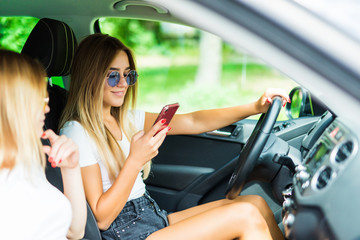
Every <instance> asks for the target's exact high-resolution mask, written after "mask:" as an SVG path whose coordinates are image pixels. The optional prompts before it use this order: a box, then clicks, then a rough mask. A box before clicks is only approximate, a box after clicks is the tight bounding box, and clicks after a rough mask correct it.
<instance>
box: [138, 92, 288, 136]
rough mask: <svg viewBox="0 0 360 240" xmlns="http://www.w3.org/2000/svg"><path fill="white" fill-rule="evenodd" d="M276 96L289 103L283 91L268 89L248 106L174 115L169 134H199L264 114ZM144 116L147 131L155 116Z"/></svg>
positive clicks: (149, 114) (153, 114) (152, 114)
mask: <svg viewBox="0 0 360 240" xmlns="http://www.w3.org/2000/svg"><path fill="white" fill-rule="evenodd" d="M277 95H279V96H281V97H283V99H284V104H285V103H286V102H287V101H290V99H289V97H288V95H287V94H286V92H285V91H284V90H283V89H268V90H267V91H266V92H265V93H264V94H263V95H262V96H261V97H260V98H259V99H258V100H257V101H255V102H252V103H249V104H244V105H240V106H235V107H229V108H218V109H211V110H201V111H196V112H191V113H187V114H176V115H175V116H174V118H173V119H172V120H171V122H170V127H171V131H170V132H169V134H199V133H203V132H207V131H212V130H215V129H219V128H222V127H225V126H228V125H230V124H232V123H234V122H237V121H240V120H242V119H244V118H247V117H249V116H251V115H255V114H259V113H263V112H266V111H267V109H268V108H269V106H270V104H271V98H272V97H274V96H277ZM145 116H146V117H145V129H148V128H150V127H151V125H152V124H153V122H154V121H155V119H156V117H157V114H156V113H146V115H145Z"/></svg>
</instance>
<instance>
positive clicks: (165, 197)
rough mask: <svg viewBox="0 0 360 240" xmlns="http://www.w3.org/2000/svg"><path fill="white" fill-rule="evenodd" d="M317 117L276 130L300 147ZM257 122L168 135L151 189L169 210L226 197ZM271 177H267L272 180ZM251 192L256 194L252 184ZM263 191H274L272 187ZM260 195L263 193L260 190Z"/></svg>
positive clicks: (149, 183)
mask: <svg viewBox="0 0 360 240" xmlns="http://www.w3.org/2000/svg"><path fill="white" fill-rule="evenodd" d="M316 120H317V119H316V118H307V119H305V118H304V119H293V120H291V123H289V121H285V122H278V123H276V125H275V127H274V133H275V134H276V135H277V136H278V137H280V138H282V139H283V140H285V141H287V142H288V143H289V144H290V145H297V147H298V148H300V146H301V141H302V139H303V137H304V136H306V133H307V132H308V130H309V129H310V128H311V126H312V125H313V124H314V122H316ZM255 124H256V120H249V119H245V120H242V121H239V122H237V123H235V124H232V125H230V126H228V127H225V128H222V129H219V130H218V131H215V132H211V133H203V134H199V135H176V136H172V135H170V136H167V137H166V140H165V141H164V143H163V145H162V146H161V147H160V149H159V154H158V156H157V157H156V158H154V159H153V167H152V172H151V173H150V176H149V178H148V179H147V180H146V183H147V190H148V191H149V192H150V194H151V196H153V197H154V198H155V199H156V201H157V202H158V203H159V205H160V206H161V207H162V208H164V209H165V210H167V211H169V212H173V211H179V210H182V209H185V208H188V207H192V206H195V205H198V204H199V203H203V202H207V201H210V200H216V199H221V198H224V197H225V187H226V185H227V182H228V181H229V179H230V176H231V174H232V172H233V170H234V168H235V166H236V163H237V160H238V156H239V154H240V152H241V149H242V147H243V146H244V144H245V143H246V141H247V139H248V138H249V136H250V134H251V133H252V130H253V128H254V126H255ZM284 126H285V127H284ZM295 141H296V142H297V144H294V142H295ZM253 175H255V176H256V175H258V176H260V175H261V176H263V172H262V169H260V168H256V169H255V171H254V173H253ZM271 180H272V179H265V181H267V182H269V183H270V182H271ZM269 186H270V185H269ZM248 191H250V192H252V193H253V194H256V190H254V191H252V190H251V186H250V187H249V190H248ZM262 192H267V193H268V192H271V188H270V189H264V190H263V191H262ZM259 195H263V194H262V193H260V192H259ZM263 197H264V198H267V197H271V196H263Z"/></svg>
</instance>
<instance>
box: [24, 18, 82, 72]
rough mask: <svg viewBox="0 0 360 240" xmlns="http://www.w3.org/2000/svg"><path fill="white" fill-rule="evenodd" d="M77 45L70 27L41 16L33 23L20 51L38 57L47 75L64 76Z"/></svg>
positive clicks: (69, 66) (68, 70)
mask: <svg viewBox="0 0 360 240" xmlns="http://www.w3.org/2000/svg"><path fill="white" fill-rule="evenodd" d="M76 47H77V42H76V38H75V35H74V32H73V31H72V29H71V28H70V27H69V26H68V25H67V24H66V23H64V22H60V21H57V20H54V19H49V18H43V19H40V20H39V22H38V23H37V24H36V25H35V27H34V29H33V30H32V32H31V33H30V35H29V37H28V39H27V40H26V43H25V45H24V47H23V49H22V51H21V53H23V54H26V55H28V56H30V57H31V58H34V59H38V60H39V61H40V62H41V63H42V64H43V66H44V68H45V69H46V72H47V75H48V77H52V76H66V75H68V74H69V73H70V68H71V64H72V61H73V57H74V54H75V49H76Z"/></svg>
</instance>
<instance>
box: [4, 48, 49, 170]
mask: <svg viewBox="0 0 360 240" xmlns="http://www.w3.org/2000/svg"><path fill="white" fill-rule="evenodd" d="M45 77H46V73H45V71H44V69H43V68H42V66H41V65H40V63H38V62H36V61H34V60H33V59H31V58H29V57H27V56H24V55H21V54H18V53H15V52H11V51H8V50H1V49H0V169H2V168H8V169H13V168H14V167H15V166H17V165H20V164H21V165H23V166H24V167H25V169H30V168H31V167H33V166H34V165H35V164H37V165H41V166H42V167H43V168H45V155H44V153H43V151H42V144H41V141H40V136H38V134H39V133H38V132H37V125H38V124H39V123H38V119H37V118H36V116H37V114H39V111H40V110H41V108H42V107H43V106H44V98H45V97H46V95H47V91H46V80H45V79H46V78H45Z"/></svg>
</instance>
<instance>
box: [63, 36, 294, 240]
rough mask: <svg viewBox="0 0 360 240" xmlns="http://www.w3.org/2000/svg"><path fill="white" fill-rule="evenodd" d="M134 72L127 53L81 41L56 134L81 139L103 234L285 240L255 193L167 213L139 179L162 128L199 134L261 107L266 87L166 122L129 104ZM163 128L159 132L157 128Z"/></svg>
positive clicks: (111, 43)
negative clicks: (243, 99) (255, 96)
mask: <svg viewBox="0 0 360 240" xmlns="http://www.w3.org/2000/svg"><path fill="white" fill-rule="evenodd" d="M137 77H138V76H137V73H136V68H135V63H134V58H133V55H132V53H131V51H130V50H129V49H128V48H127V47H126V46H124V45H123V44H122V43H121V42H120V41H119V40H117V39H116V38H113V37H110V36H108V35H102V34H94V35H90V36H88V37H87V38H85V39H84V40H83V41H82V42H81V43H80V45H79V47H78V49H77V51H76V54H75V59H74V63H73V67H72V73H71V85H70V91H69V98H68V102H67V105H66V107H65V111H64V114H63V118H62V121H61V124H60V125H61V126H62V129H61V134H65V135H67V136H68V137H69V138H72V139H73V141H74V142H76V143H78V144H79V151H80V166H81V172H82V178H83V183H84V189H85V194H86V199H87V201H88V203H89V205H90V207H91V209H92V211H93V213H94V215H95V218H96V220H97V223H98V226H99V228H100V230H101V232H102V237H103V239H122V240H123V239H172V240H174V239H196V240H199V239H235V238H240V239H271V238H274V239H277V240H278V239H283V236H282V233H281V231H280V230H279V228H278V226H277V224H276V221H275V219H274V216H273V214H272V212H271V210H270V208H269V207H268V205H267V204H266V202H265V201H264V200H263V199H262V198H261V197H259V196H241V197H239V198H237V199H236V200H233V201H230V200H220V201H216V202H211V203H207V204H204V205H201V206H196V207H193V208H190V209H187V210H184V211H181V212H176V213H171V214H167V213H166V212H165V211H163V210H160V208H159V207H158V205H157V204H156V202H155V201H154V200H153V199H152V198H151V197H150V196H149V194H148V193H147V192H146V189H145V184H144V182H143V178H146V177H147V176H148V174H149V171H150V161H151V159H152V158H154V157H155V156H156V155H157V153H158V148H159V146H160V145H161V144H162V142H163V141H164V138H165V136H166V134H197V133H201V132H205V131H211V130H214V129H218V128H221V127H223V126H227V125H229V124H231V123H234V122H236V121H239V120H241V119H243V118H246V117H248V116H250V115H253V114H257V113H261V112H266V111H267V109H268V107H269V104H270V103H269V102H268V101H269V100H268V99H269V98H271V97H273V96H275V95H280V96H282V97H283V98H284V101H286V100H288V96H287V95H286V93H284V91H283V90H279V89H270V90H268V91H266V92H265V93H264V95H263V96H261V98H260V99H259V100H257V101H256V102H254V103H251V104H247V105H243V106H237V107H232V108H226V109H215V110H205V111H198V112H193V113H189V114H178V115H175V116H174V118H173V119H172V121H171V123H170V126H171V131H170V127H169V126H165V127H164V126H163V124H164V122H163V121H159V122H158V123H157V124H155V125H154V126H153V123H154V121H155V119H156V117H157V114H155V113H148V112H143V111H139V110H134V108H135V103H136V91H137V81H136V80H137ZM161 128H163V129H162V130H161V131H160V132H159V133H158V134H156V135H155V133H156V132H157V131H158V130H159V129H161Z"/></svg>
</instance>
